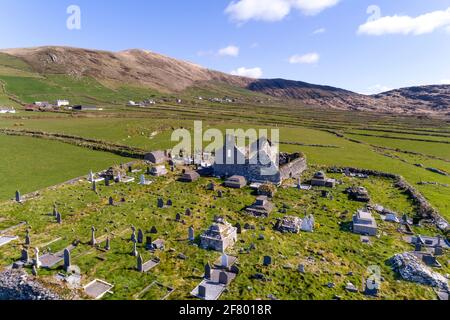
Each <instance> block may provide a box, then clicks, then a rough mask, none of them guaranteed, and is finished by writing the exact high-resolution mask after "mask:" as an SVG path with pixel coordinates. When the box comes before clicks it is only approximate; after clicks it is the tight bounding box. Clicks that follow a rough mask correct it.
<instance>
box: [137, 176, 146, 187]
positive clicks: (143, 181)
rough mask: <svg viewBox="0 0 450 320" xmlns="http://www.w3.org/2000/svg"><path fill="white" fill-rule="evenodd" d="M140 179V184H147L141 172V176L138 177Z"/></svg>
mask: <svg viewBox="0 0 450 320" xmlns="http://www.w3.org/2000/svg"><path fill="white" fill-rule="evenodd" d="M139 180H140V181H139V183H140V184H143V185H144V184H147V181H146V179H145V176H144V175H143V174H141V177H140V179H139Z"/></svg>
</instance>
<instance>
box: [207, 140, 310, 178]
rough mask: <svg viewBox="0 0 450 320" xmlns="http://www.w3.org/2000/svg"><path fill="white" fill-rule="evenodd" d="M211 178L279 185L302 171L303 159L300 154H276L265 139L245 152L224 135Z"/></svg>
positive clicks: (216, 154)
mask: <svg viewBox="0 0 450 320" xmlns="http://www.w3.org/2000/svg"><path fill="white" fill-rule="evenodd" d="M213 168H214V175H215V176H218V177H231V176H242V177H244V178H245V179H246V180H247V181H248V182H250V183H255V182H259V183H273V184H280V183H281V182H282V181H283V180H284V179H289V178H292V177H294V176H297V175H299V174H301V173H302V172H303V171H304V170H306V158H305V157H304V156H303V155H302V154H300V153H295V154H291V155H289V154H279V153H278V150H277V148H276V147H275V146H274V145H273V144H272V142H271V141H270V140H267V139H266V138H265V137H263V138H260V139H259V140H257V141H256V142H254V143H252V144H251V145H250V146H249V147H248V148H244V147H241V146H238V145H237V143H236V136H234V135H227V136H226V141H225V145H224V146H223V147H221V148H218V149H216V153H215V162H214V166H213Z"/></svg>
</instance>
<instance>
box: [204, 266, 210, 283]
mask: <svg viewBox="0 0 450 320" xmlns="http://www.w3.org/2000/svg"><path fill="white" fill-rule="evenodd" d="M205 279H207V280H210V279H211V265H210V264H209V262H207V263H206V264H205Z"/></svg>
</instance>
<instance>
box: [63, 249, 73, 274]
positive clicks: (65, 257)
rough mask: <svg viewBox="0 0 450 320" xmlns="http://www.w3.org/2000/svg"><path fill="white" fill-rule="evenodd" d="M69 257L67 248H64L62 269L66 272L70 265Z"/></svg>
mask: <svg viewBox="0 0 450 320" xmlns="http://www.w3.org/2000/svg"><path fill="white" fill-rule="evenodd" d="M71 265H72V264H71V258H70V251H69V249H67V248H66V249H64V270H65V271H66V272H67V270H69V268H70V266H71Z"/></svg>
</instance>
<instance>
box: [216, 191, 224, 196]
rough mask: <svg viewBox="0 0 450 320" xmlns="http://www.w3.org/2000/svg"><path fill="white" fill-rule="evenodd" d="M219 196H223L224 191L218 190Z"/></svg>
mask: <svg viewBox="0 0 450 320" xmlns="http://www.w3.org/2000/svg"><path fill="white" fill-rule="evenodd" d="M217 197H218V198H222V197H223V192H222V190H219V191H218V192H217Z"/></svg>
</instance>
